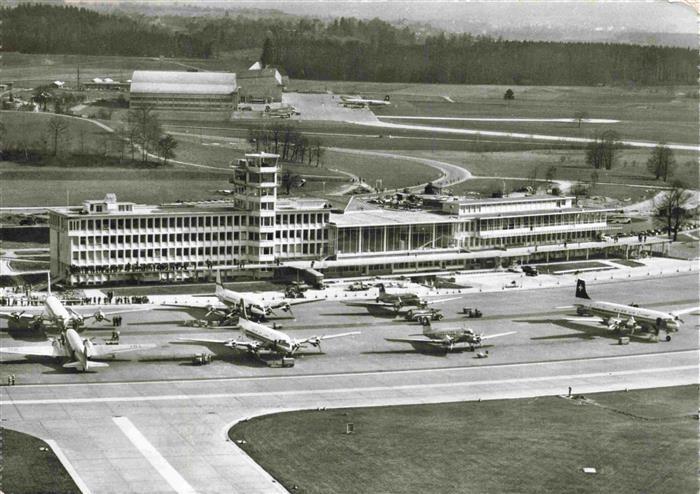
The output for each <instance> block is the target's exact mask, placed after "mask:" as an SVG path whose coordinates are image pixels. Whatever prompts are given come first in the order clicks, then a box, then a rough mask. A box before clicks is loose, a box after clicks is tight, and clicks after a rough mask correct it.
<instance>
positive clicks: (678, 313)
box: [670, 307, 700, 317]
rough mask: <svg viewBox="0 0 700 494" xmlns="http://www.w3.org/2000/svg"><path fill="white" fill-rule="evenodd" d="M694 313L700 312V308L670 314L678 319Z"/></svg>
mask: <svg viewBox="0 0 700 494" xmlns="http://www.w3.org/2000/svg"><path fill="white" fill-rule="evenodd" d="M693 312H700V307H687V308H685V309H680V310H674V311H673V312H671V313H670V314H671V315H672V316H674V317H678V316H682V315H684V314H692V313H693Z"/></svg>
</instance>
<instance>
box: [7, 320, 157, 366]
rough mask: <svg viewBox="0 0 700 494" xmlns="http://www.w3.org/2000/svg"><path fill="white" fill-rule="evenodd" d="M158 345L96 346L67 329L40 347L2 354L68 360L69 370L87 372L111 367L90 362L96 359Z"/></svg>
mask: <svg viewBox="0 0 700 494" xmlns="http://www.w3.org/2000/svg"><path fill="white" fill-rule="evenodd" d="M155 346H156V345H153V344H146V345H119V344H116V345H106V344H94V343H93V342H92V340H90V339H88V338H84V339H83V338H81V337H80V335H79V334H78V332H77V331H76V330H74V329H71V328H69V329H67V330H65V331H64V332H63V333H61V334H60V335H59V336H58V337H57V338H49V340H48V341H46V342H45V343H42V344H40V345H32V346H20V347H9V348H2V347H0V352H2V353H10V354H16V355H23V356H25V357H32V356H38V357H54V358H68V359H70V362H68V363H66V364H63V367H65V368H69V369H78V370H80V371H83V372H86V371H88V370H90V369H92V368H97V367H109V365H108V364H106V363H104V362H95V361H92V360H90V359H91V358H94V357H103V356H105V355H114V354H116V353H123V352H133V351H136V350H144V349H147V348H153V347H155Z"/></svg>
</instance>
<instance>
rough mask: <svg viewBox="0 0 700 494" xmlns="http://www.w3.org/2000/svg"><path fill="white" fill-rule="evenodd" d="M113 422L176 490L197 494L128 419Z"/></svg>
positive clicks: (116, 418) (121, 418) (186, 493)
mask: <svg viewBox="0 0 700 494" xmlns="http://www.w3.org/2000/svg"><path fill="white" fill-rule="evenodd" d="M112 420H113V421H114V423H115V424H117V427H119V429H121V431H122V432H123V433H124V435H125V436H126V437H127V438H128V439H129V441H131V443H132V444H133V445H134V446H136V449H138V450H139V452H140V453H141V454H142V455H143V456H144V457H145V458H146V460H148V463H150V464H151V465H152V466H153V468H155V469H156V471H158V473H159V474H160V475H161V476H162V477H163V478H164V479H165V480H166V482H168V484H170V487H172V488H173V489H175V492H178V493H179V494H195V493H196V491H195V490H194V488H193V487H192V486H191V485H190V484H189V483H188V482H187V481H186V480H185V479H184V478H183V477H182V475H180V474H179V473H178V471H177V470H175V469H174V468H173V467H172V465H171V464H170V463H168V460H166V459H165V458H163V456H162V455H161V454H160V453H159V452H158V450H157V449H156V448H154V447H153V445H152V444H151V443H150V442H149V441H148V439H146V437H145V436H144V435H143V434H141V431H139V430H138V429H137V428H136V426H135V425H134V424H132V423H131V420H129V419H128V418H127V417H113V418H112Z"/></svg>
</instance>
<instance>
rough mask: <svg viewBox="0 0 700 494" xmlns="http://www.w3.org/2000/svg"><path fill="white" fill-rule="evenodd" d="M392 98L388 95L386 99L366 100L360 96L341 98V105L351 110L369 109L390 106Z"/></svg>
mask: <svg viewBox="0 0 700 494" xmlns="http://www.w3.org/2000/svg"><path fill="white" fill-rule="evenodd" d="M390 99H391V98H390V97H389V95H388V94H387V95H386V96H384V99H383V100H381V99H366V98H362V97H358V96H341V97H340V100H341V103H340V104H341V105H343V106H346V107H349V108H368V107H370V106H388V105H390V104H391V101H390Z"/></svg>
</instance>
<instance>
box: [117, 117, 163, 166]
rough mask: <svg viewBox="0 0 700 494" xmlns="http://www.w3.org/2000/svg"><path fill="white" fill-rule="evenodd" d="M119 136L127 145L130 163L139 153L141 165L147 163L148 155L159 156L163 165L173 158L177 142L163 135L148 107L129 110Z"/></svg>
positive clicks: (158, 123) (157, 121) (156, 118)
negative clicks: (129, 152)
mask: <svg viewBox="0 0 700 494" xmlns="http://www.w3.org/2000/svg"><path fill="white" fill-rule="evenodd" d="M121 135H122V137H123V138H124V139H125V140H126V141H127V142H128V143H129V147H130V149H131V160H132V161H134V160H135V154H136V152H139V153H140V155H141V162H142V163H147V162H148V156H149V154H156V155H157V156H159V157H160V158H161V160H162V163H163V164H164V165H167V164H168V160H169V159H170V158H173V157H174V156H175V148H176V147H177V141H176V140H175V139H174V138H173V136H172V135H170V134H165V133H163V129H162V127H161V124H160V120H159V119H158V116H157V115H156V114H155V113H154V111H153V107H152V106H150V105H144V106H140V107H138V108H134V109H131V110H129V112H128V113H127V114H126V118H125V119H124V128H123V129H122V130H121Z"/></svg>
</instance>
